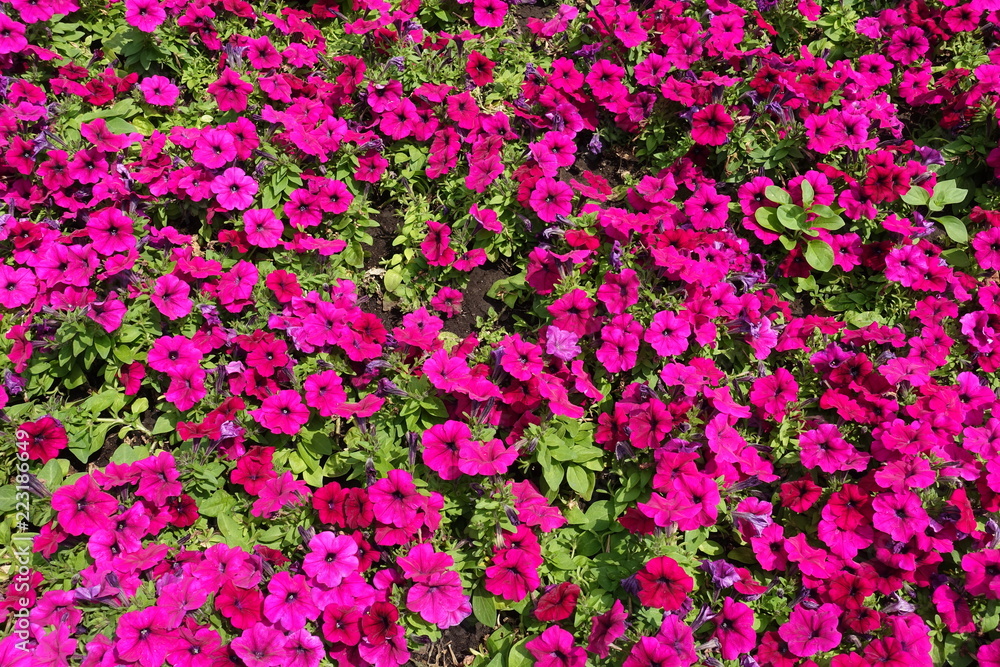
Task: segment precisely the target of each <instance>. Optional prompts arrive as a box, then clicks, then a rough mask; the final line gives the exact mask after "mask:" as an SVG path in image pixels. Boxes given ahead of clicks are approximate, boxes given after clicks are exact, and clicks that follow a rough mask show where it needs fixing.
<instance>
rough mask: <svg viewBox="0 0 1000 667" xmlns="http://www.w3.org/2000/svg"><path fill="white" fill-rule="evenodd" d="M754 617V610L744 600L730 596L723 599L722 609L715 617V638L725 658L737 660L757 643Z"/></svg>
mask: <svg viewBox="0 0 1000 667" xmlns="http://www.w3.org/2000/svg"><path fill="white" fill-rule="evenodd" d="M753 618H754V617H753V610H752V609H750V607H748V606H746V605H745V604H743V603H742V602H736V601H735V600H733V599H732V598H730V597H727V598H725V599H724V600H723V601H722V611H721V612H720V613H719V615H718V616H717V617H716V618H715V638H716V639H718V640H719V648H720V653H721V654H722V659H723V660H736V659H737V658H738V657H739V656H740V654H741V653H749V652H750V651H752V650H753V648H754V646H756V645H757V633H756V632H755V631H754V629H753Z"/></svg>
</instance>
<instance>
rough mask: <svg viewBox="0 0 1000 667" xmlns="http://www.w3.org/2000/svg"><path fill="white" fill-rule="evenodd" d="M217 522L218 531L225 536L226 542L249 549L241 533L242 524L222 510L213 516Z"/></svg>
mask: <svg viewBox="0 0 1000 667" xmlns="http://www.w3.org/2000/svg"><path fill="white" fill-rule="evenodd" d="M215 520H216V521H217V522H218V524H219V532H220V533H222V536H223V537H225V538H226V544H228V545H229V546H234V547H243V548H244V549H249V547H250V545H249V544H248V542H247V538H246V537H245V536H244V534H243V526H241V525H240V524H239V522H237V521H236V519H234V518H233V517H232V516H231V515H229V514H227V513H225V512H223V513H222V514H220V515H219V516H217V517H215Z"/></svg>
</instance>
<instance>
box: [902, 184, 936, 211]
mask: <svg viewBox="0 0 1000 667" xmlns="http://www.w3.org/2000/svg"><path fill="white" fill-rule="evenodd" d="M902 199H903V201H904V202H906V203H907V204H909V205H910V206H927V204H928V203H929V202H930V200H931V196H930V194H929V193H928V192H927V190H925V189H924V188H923V187H921V186H919V185H914V186H913V187H912V188H910V190H909V192H907V193H906V194H905V195H903V197H902Z"/></svg>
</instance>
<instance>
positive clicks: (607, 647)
mask: <svg viewBox="0 0 1000 667" xmlns="http://www.w3.org/2000/svg"><path fill="white" fill-rule="evenodd" d="M627 619H628V613H627V612H626V611H625V607H624V606H623V605H622V602H621V600H615V602H614V604H613V605H611V609H609V610H608V611H606V612H604V613H603V614H601V615H599V616H594V617H593V618H592V619H591V624H590V638H589V639H588V640H587V651H589V652H590V653H593V654H594V655H596V656H597V657H599V658H607V657H608V655H609V654H610V653H611V644H613V643H614V642H615V640H616V639H618V638H620V637H622V636H623V635H624V634H625V621H626V620H627Z"/></svg>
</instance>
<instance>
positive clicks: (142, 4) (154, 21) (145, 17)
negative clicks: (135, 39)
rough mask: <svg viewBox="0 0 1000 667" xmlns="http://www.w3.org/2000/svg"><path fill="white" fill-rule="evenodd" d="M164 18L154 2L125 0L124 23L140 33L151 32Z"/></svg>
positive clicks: (164, 15)
mask: <svg viewBox="0 0 1000 667" xmlns="http://www.w3.org/2000/svg"><path fill="white" fill-rule="evenodd" d="M166 18H167V13H166V12H165V11H164V10H163V7H161V6H160V3H159V2H157V1H156V0H125V22H126V23H128V24H129V25H130V26H133V27H135V28H138V29H139V30H141V31H142V32H153V31H154V30H156V28H157V26H159V25H160V24H161V23H163V22H164V21H165V20H166Z"/></svg>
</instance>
